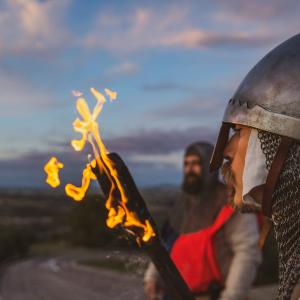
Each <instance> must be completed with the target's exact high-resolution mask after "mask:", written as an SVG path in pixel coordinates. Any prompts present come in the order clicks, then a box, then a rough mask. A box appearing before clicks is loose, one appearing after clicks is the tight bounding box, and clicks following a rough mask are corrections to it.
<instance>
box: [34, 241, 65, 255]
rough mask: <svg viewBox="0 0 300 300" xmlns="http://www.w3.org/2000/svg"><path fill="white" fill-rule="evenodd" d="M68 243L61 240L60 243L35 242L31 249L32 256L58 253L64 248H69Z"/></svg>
mask: <svg viewBox="0 0 300 300" xmlns="http://www.w3.org/2000/svg"><path fill="white" fill-rule="evenodd" d="M67 246H68V245H67V243H65V242H59V243H51V242H44V243H35V244H32V245H31V247H30V250H29V255H30V256H49V255H53V254H57V253H61V252H62V251H63V250H66V249H67Z"/></svg>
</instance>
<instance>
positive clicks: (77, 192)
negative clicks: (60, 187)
mask: <svg viewBox="0 0 300 300" xmlns="http://www.w3.org/2000/svg"><path fill="white" fill-rule="evenodd" d="M92 167H93V168H95V167H96V160H93V161H92V162H91V163H88V164H87V165H86V167H85V169H84V170H83V173H82V185H81V187H77V186H75V185H73V184H71V183H68V184H67V185H66V187H65V191H66V194H67V195H68V196H70V197H71V198H73V199H74V200H75V201H81V200H82V199H83V198H84V195H85V193H86V191H87V189H88V188H89V185H90V182H91V180H96V179H97V177H96V176H95V174H94V173H93V171H92Z"/></svg>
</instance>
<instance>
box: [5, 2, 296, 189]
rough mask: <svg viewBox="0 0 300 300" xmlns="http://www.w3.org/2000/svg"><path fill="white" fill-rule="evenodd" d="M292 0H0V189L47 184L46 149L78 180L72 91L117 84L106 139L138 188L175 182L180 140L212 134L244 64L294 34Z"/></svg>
mask: <svg viewBox="0 0 300 300" xmlns="http://www.w3.org/2000/svg"><path fill="white" fill-rule="evenodd" d="M299 12H300V4H299V2H298V1H295V0H288V1H284V0H282V1H279V0H272V1H258V0H253V1H242V0H241V1H238V0H227V1H221V0H218V1H217V0H216V1H208V0H207V1H129V0H128V1H126V0H123V1H92V0H89V1H79V0H73V1H72V0H48V1H47V0H43V1H38V0H1V1H0V88H1V100H0V101H1V102H0V103H1V109H0V126H1V129H2V130H1V141H0V186H20V187H21V186H37V187H43V186H44V184H43V181H44V174H43V171H42V166H43V164H44V163H45V162H46V160H47V158H48V157H49V156H50V155H51V154H52V153H53V154H57V156H58V157H60V158H61V159H62V160H64V161H65V162H66V170H64V171H63V173H62V175H63V178H64V180H68V179H70V180H75V182H76V181H77V182H79V181H80V173H81V170H82V167H83V166H84V163H85V161H86V157H85V155H78V154H74V153H73V152H72V149H71V148H70V147H69V141H70V140H71V139H72V138H74V137H75V136H76V135H75V134H74V133H73V131H72V128H71V124H72V122H73V120H74V119H75V117H76V112H75V105H74V104H75V99H74V97H73V96H72V95H71V91H72V90H80V91H82V92H83V93H84V94H85V96H86V97H87V98H88V99H89V101H90V102H91V103H93V101H94V100H93V98H92V97H91V96H90V95H89V92H88V91H89V88H90V87H92V86H93V87H96V88H98V89H99V90H101V89H103V88H104V87H108V88H110V89H113V90H116V91H117V92H118V94H119V98H118V100H117V101H116V102H114V103H111V104H107V105H106V107H105V108H104V111H103V114H102V116H101V120H100V124H101V126H102V136H103V139H104V141H105V142H106V144H107V145H108V148H109V150H110V151H117V152H119V153H120V154H121V155H122V157H123V158H124V159H125V161H126V162H127V163H128V165H129V166H130V169H131V171H132V173H133V174H134V176H135V178H136V180H137V182H138V184H140V185H153V184H163V183H179V182H180V180H181V169H180V168H181V156H182V151H183V149H184V147H185V146H186V145H187V144H188V143H190V142H193V141H195V140H200V139H208V140H210V141H211V142H213V141H214V138H215V134H216V131H217V128H218V126H219V123H220V121H221V117H222V114H223V110H224V107H225V104H226V102H227V101H228V99H229V97H230V96H231V95H232V94H233V92H234V90H235V89H236V88H237V86H238V84H239V83H240V81H241V80H242V79H243V77H244V76H245V75H246V73H247V72H248V71H249V70H250V68H251V67H252V66H253V65H254V64H255V63H256V62H257V61H258V60H259V59H260V58H261V57H262V56H263V55H264V54H265V53H266V52H267V51H268V50H270V49H272V48H273V47H274V46H275V45H277V44H278V43H280V42H281V41H283V40H285V39H286V38H288V37H290V36H292V35H294V34H296V33H298V32H299V28H300V26H299V25H300V24H299V23H300V19H299Z"/></svg>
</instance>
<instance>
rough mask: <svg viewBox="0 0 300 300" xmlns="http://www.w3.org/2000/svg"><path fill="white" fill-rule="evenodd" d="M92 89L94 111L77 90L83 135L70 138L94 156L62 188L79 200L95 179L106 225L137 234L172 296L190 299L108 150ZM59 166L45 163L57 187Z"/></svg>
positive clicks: (99, 98) (99, 105)
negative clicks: (76, 178) (102, 199)
mask: <svg viewBox="0 0 300 300" xmlns="http://www.w3.org/2000/svg"><path fill="white" fill-rule="evenodd" d="M91 93H92V94H93V95H94V97H95V98H96V101H97V103H96V106H95V107H94V109H93V111H91V110H90V109H89V106H88V104H87V102H86V100H85V99H84V98H83V97H82V94H81V93H79V94H78V93H77V94H76V96H78V99H77V104H76V107H77V111H78V113H79V114H80V116H81V119H79V118H77V119H76V120H75V121H74V123H73V128H74V130H75V131H76V132H79V133H80V134H81V135H82V138H81V139H80V140H73V141H72V142H71V145H72V147H73V148H74V149H75V150H76V151H81V150H82V149H83V148H84V147H85V144H86V143H87V142H88V143H90V145H91V146H92V149H93V154H94V159H93V160H92V161H91V162H90V163H88V164H87V165H86V168H85V169H84V171H83V177H82V185H81V186H80V187H77V186H74V185H73V184H67V185H66V187H65V191H66V193H67V195H68V196H70V197H71V198H73V199H74V200H75V201H81V200H82V199H83V198H84V195H85V193H86V191H87V189H88V187H89V184H90V181H91V180H97V181H98V182H99V184H100V187H101V189H102V191H103V193H104V194H105V196H106V198H107V201H106V208H107V209H108V218H107V220H106V224H107V226H108V227H110V228H114V227H116V226H121V227H122V228H123V229H124V230H126V232H128V234H130V235H133V236H134V237H135V238H136V241H137V243H138V245H139V247H140V248H142V249H143V250H144V251H145V253H146V254H147V255H148V256H149V257H150V258H151V260H152V262H153V263H154V265H155V266H156V268H157V270H158V272H159V274H160V276H161V278H162V279H163V281H164V284H165V287H166V290H167V292H168V293H169V294H170V296H171V297H172V298H173V299H174V300H192V299H194V297H193V295H192V293H191V291H190V290H189V288H188V286H187V284H186V282H185V281H184V280H183V278H182V277H181V275H180V273H179V271H178V270H177V268H176V266H175V265H174V263H173V261H172V260H171V258H170V256H169V253H168V251H167V250H166V248H165V246H164V244H163V242H162V240H161V238H160V235H159V232H158V230H157V226H156V224H155V222H154V220H153V218H152V216H151V214H150V212H149V210H148V208H147V206H146V203H145V201H144V199H143V198H142V196H141V194H140V193H139V190H138V189H137V187H136V185H135V182H134V180H133V178H132V176H131V174H130V172H129V170H128V168H127V167H126V165H125V163H124V162H123V160H122V159H121V157H120V156H119V155H118V154H116V153H108V151H107V150H106V148H105V145H104V144H103V142H102V139H101V136H100V131H99V125H98V123H97V117H98V116H99V114H100V112H101V111H102V108H103V105H104V103H105V102H106V98H105V96H104V95H103V94H102V93H100V92H98V91H97V90H96V89H93V88H92V89H91ZM105 93H106V95H107V96H108V97H109V98H110V100H111V101H113V100H115V99H116V97H117V94H116V93H115V92H113V91H111V90H108V89H105ZM61 168H63V164H62V163H60V162H59V161H58V160H57V159H56V158H51V159H50V161H49V162H48V163H47V164H46V166H45V172H46V173H47V174H48V177H47V183H49V184H50V185H51V186H52V187H57V186H58V185H59V183H60V181H59V176H58V172H59V169H61Z"/></svg>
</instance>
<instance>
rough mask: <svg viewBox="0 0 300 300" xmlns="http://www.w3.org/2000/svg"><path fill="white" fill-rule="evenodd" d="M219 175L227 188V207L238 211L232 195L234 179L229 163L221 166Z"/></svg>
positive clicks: (233, 193) (233, 192)
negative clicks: (220, 174)
mask: <svg viewBox="0 0 300 300" xmlns="http://www.w3.org/2000/svg"><path fill="white" fill-rule="evenodd" d="M221 173H222V176H223V179H224V182H225V184H226V187H227V201H228V205H230V206H231V207H233V208H235V209H238V207H237V205H236V203H235V202H234V195H235V188H234V182H235V177H234V174H233V172H232V170H231V165H230V162H226V163H224V164H223V165H222V169H221Z"/></svg>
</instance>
